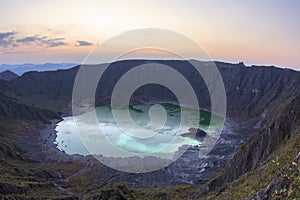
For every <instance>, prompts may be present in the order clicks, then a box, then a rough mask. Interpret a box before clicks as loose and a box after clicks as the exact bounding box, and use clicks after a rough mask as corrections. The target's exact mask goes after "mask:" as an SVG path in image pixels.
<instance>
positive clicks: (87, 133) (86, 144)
mask: <svg viewBox="0 0 300 200" xmlns="http://www.w3.org/2000/svg"><path fill="white" fill-rule="evenodd" d="M162 106H163V107H164V109H165V114H166V120H165V123H164V125H163V127H158V126H156V124H153V123H151V116H150V115H149V109H150V106H149V105H137V106H130V107H129V112H130V116H131V118H132V121H133V123H135V125H136V126H135V127H133V126H132V125H128V127H126V130H125V131H124V130H123V129H122V128H119V127H118V125H117V123H116V121H115V120H114V118H113V115H112V111H111V107H110V106H101V107H97V108H96V110H95V111H96V117H97V122H98V123H97V124H94V123H92V122H91V121H92V120H90V119H89V118H88V117H85V116H90V114H91V113H85V114H82V115H81V116H80V119H78V118H76V119H74V118H73V117H66V118H64V120H63V121H62V122H60V123H58V125H57V127H56V131H57V138H56V141H55V143H56V144H57V147H58V148H59V149H60V150H62V151H65V152H66V153H67V154H81V155H90V154H97V155H99V154H102V155H104V156H106V157H129V156H132V155H133V154H134V153H137V154H138V155H139V156H140V155H147V154H149V153H155V152H158V153H164V154H172V153H174V152H176V151H177V150H178V148H180V147H182V146H183V145H191V146H196V145H201V143H200V142H199V141H198V140H196V139H194V138H189V137H182V136H180V134H182V133H187V132H188V129H189V128H191V127H197V126H199V127H200V128H201V129H203V130H207V129H208V128H209V130H210V131H213V130H214V129H217V128H218V127H219V121H215V122H212V123H210V117H211V116H210V115H211V114H210V113H209V112H205V111H200V115H199V111H197V110H192V109H187V108H180V107H178V106H175V105H171V104H162ZM121 109H125V108H121ZM150 110H151V109H150ZM161 114H162V113H161V112H157V113H156V115H152V120H153V119H160V115H161ZM82 119H83V120H82ZM195 119H198V120H195ZM154 121H155V120H154ZM182 121H184V123H183V122H182ZM180 122H182V124H183V126H180ZM158 123H159V120H158ZM208 125H210V127H208ZM78 130H80V134H79V133H78ZM142 130H147V131H149V132H153V133H155V134H154V135H153V136H152V137H147V138H137V137H134V136H132V135H130V133H131V132H135V133H137V134H138V133H139V131H142ZM129 132H130V133H129ZM107 141H109V142H107ZM111 145H113V146H114V147H117V148H118V149H121V150H123V151H124V152H128V153H124V154H123V153H120V152H119V151H117V150H116V149H115V148H112V146H111ZM132 153H133V154H132ZM158 155H160V154H158Z"/></svg>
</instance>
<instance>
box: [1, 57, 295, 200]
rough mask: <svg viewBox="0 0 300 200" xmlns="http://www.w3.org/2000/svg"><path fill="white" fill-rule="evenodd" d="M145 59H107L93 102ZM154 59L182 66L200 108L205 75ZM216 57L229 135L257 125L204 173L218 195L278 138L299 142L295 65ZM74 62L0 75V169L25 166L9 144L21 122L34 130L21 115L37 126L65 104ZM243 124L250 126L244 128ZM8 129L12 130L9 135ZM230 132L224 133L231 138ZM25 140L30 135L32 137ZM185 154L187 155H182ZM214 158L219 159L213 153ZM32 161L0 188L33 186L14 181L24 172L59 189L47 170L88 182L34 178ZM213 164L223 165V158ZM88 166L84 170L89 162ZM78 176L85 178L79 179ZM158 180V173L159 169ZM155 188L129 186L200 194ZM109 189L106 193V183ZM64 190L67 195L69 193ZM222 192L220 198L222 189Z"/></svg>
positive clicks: (258, 162) (158, 93) (158, 91)
mask: <svg viewBox="0 0 300 200" xmlns="http://www.w3.org/2000/svg"><path fill="white" fill-rule="evenodd" d="M147 62H148V61H143V60H131V61H120V62H116V63H113V64H112V65H111V68H110V69H109V70H108V71H107V72H105V75H104V77H103V79H102V80H101V84H102V85H101V86H98V91H97V93H96V97H95V98H96V102H97V104H103V103H104V104H105V103H109V102H110V96H111V92H112V90H113V88H114V85H115V84H116V82H117V81H118V79H119V78H120V77H121V76H122V75H123V74H124V73H125V72H127V71H128V70H130V69H132V68H133V67H134V66H137V65H140V64H143V63H147ZM155 62H157V63H161V64H165V65H169V66H171V67H173V68H174V69H176V70H178V71H179V72H181V73H182V74H183V75H184V76H185V77H186V79H187V80H189V81H190V83H191V85H192V87H193V88H194V90H195V91H196V93H197V94H198V98H200V99H201V105H200V106H201V107H202V108H208V109H209V107H210V99H209V96H208V91H207V89H206V86H205V83H204V82H203V79H201V77H199V76H197V74H196V73H195V72H196V71H195V70H194V69H193V68H192V66H190V65H189V63H187V62H186V61H155ZM198 64H199V65H201V67H205V66H206V65H205V63H202V62H198ZM216 64H217V66H218V69H219V71H220V73H221V76H222V77H223V80H224V85H225V89H226V94H227V108H228V110H227V116H229V117H230V118H231V119H233V120H235V122H236V126H237V127H238V128H239V129H238V130H239V131H238V132H237V133H236V135H232V138H233V139H240V138H242V139H243V140H241V141H242V142H244V141H245V139H248V138H249V137H250V136H251V135H252V134H253V133H252V132H253V131H255V130H257V129H260V130H259V132H258V133H257V134H256V135H255V136H254V137H253V138H252V139H250V140H249V141H248V142H247V143H246V144H245V145H243V146H242V147H241V148H240V150H239V151H238V152H237V153H236V154H235V156H234V157H233V159H232V160H231V161H230V162H229V163H228V165H227V166H226V167H225V168H224V170H223V171H222V172H220V174H219V176H218V177H216V178H214V179H213V180H212V181H210V182H209V183H208V185H207V188H205V189H207V191H208V192H214V193H217V196H218V195H219V196H218V197H220V195H222V194H223V193H224V191H226V190H228V188H229V187H236V185H231V183H232V182H234V181H239V178H240V177H242V176H246V175H247V174H251V173H252V174H257V175H260V174H259V173H260V172H259V171H260V168H263V169H264V168H265V162H266V161H268V160H269V159H271V158H270V156H273V153H274V152H276V151H277V150H278V149H280V148H281V147H282V146H284V145H285V144H287V143H291V142H290V141H294V142H296V143H295V144H297V142H298V139H299V137H298V139H297V138H296V137H295V136H296V135H299V119H300V116H299V110H300V108H299V105H300V103H299V102H300V87H299V85H300V73H299V72H296V71H293V70H288V69H279V68H275V67H262V66H261V67H259V66H252V67H246V66H244V65H243V64H229V63H221V62H217V63H216ZM99 67H101V66H99ZM78 69H79V68H78V67H75V68H72V69H69V70H58V71H52V72H29V73H25V74H24V75H23V76H21V77H18V78H15V79H14V80H12V81H9V82H7V81H0V91H1V92H0V137H1V142H0V154H1V156H0V162H1V166H5V168H4V169H0V172H1V173H2V171H4V172H5V173H6V168H7V169H8V168H12V167H15V168H16V170H20V169H21V170H22V169H23V167H18V166H17V165H19V166H23V165H24V166H27V165H28V163H25V164H24V163H18V162H16V160H22V159H25V157H24V156H23V155H21V153H20V152H22V149H20V147H19V146H17V145H16V144H15V143H16V142H15V140H17V138H20V134H22V133H23V131H24V130H23V129H20V127H23V126H25V127H27V126H28V127H29V128H28V130H29V131H30V130H33V129H31V128H32V127H31V126H30V125H28V123H27V124H26V123H25V124H22V123H23V122H24V121H27V122H30V123H31V122H33V124H34V125H36V122H38V124H39V126H41V127H42V126H43V125H44V123H47V122H48V121H49V120H50V119H54V118H59V116H58V115H57V113H56V112H58V111H60V112H68V111H70V105H71V100H72V98H71V97H72V89H73V84H74V80H75V77H76V73H77V71H78ZM87 78H88V77H87ZM135 95H136V96H135V97H134V98H135V100H136V101H137V102H138V101H141V100H143V99H144V98H145V97H147V98H148V97H150V98H153V99H161V100H165V99H168V100H174V95H173V94H172V93H170V91H168V90H166V89H165V88H163V87H160V86H153V85H152V86H147V87H145V88H143V90H141V91H139V92H137V93H136V94H135ZM145 95H148V96H145ZM41 122H42V123H41ZM16 123H20V124H16ZM12 124H16V126H14V127H13V126H12ZM41 124H42V125H41ZM10 126H11V127H10ZM245 126H247V127H245ZM12 130H14V131H12ZM28 130H27V131H28ZM248 130H249V133H247V131H248ZM35 131H36V130H35ZM24 134H25V133H24ZM26 134H27V132H26ZM222 134H224V136H228V135H229V133H226V132H225V133H222ZM247 134H248V135H247ZM8 135H9V136H10V137H8ZM245 135H247V136H245ZM3 138H5V139H3ZM23 138H24V137H23ZM32 138H34V137H32ZM232 138H231V137H229V139H232ZM227 139H228V138H227ZM30 142H31V143H32V142H34V139H33V140H32V141H30ZM43 142H44V141H43ZM43 142H42V143H41V145H40V143H39V144H38V145H40V146H42V145H45V144H44V143H43ZM298 143H300V142H298ZM224 145H226V144H224ZM223 147H224V146H223ZM214 150H217V151H222V150H224V149H222V148H219V149H218V148H216V149H214ZM223 154H225V153H223ZM230 155H232V154H230ZM7 158H10V159H15V160H14V161H13V162H12V163H17V164H11V163H10V162H8V161H7ZM230 158H231V156H230ZM230 158H228V159H230ZM183 159H187V160H189V158H188V157H187V158H183ZM216 159H218V160H221V159H219V158H216ZM222 163H225V162H222ZM193 164H195V163H191V166H192V165H193ZM74 165H76V169H75V168H74V169H73V171H74V174H76V171H80V170H81V169H80V167H82V166H84V165H82V164H77V163H74ZM77 165H78V166H77ZM62 166H63V167H61V169H63V168H66V166H68V167H70V166H71V168H72V167H74V166H73V165H72V164H70V163H62ZM180 166H181V165H180ZM222 166H223V165H222ZM35 167H36V166H34V169H30V170H29V171H28V170H27V171H26V169H25V172H26V173H23V174H22V176H20V177H19V178H17V179H16V180H17V181H16V182H11V181H9V180H6V179H5V180H3V182H5V184H2V185H0V193H1V190H7V191H10V193H11V194H13V193H14V192H17V193H22V194H23V193H24V194H25V193H26V192H30V191H31V192H32V191H33V190H32V188H31V187H32V185H30V184H31V182H30V183H29V181H28V183H27V182H26V187H25V189H24V188H23V189H22V187H20V186H19V185H18V181H19V182H21V183H23V181H24V180H23V179H26V180H27V178H30V180H34V182H35V183H36V184H37V185H35V186H33V188H35V189H36V188H38V187H41V190H43V191H44V192H45V191H46V190H51V189H53V188H54V189H53V191H56V192H57V191H58V190H59V189H61V188H60V187H58V186H55V185H54V186H53V185H49V184H48V179H49V178H50V179H52V178H53V179H54V180H55V182H54V183H56V181H61V182H62V184H66V187H69V189H70V191H74V190H75V191H77V189H78V188H80V186H81V185H78V182H77V183H75V182H76V181H78V180H84V181H85V183H86V185H90V181H88V180H87V179H86V177H84V176H88V175H87V174H84V173H83V174H80V175H79V177H76V176H74V179H76V181H74V182H73V183H74V184H75V185H76V187H77V186H78V188H75V189H74V186H73V185H68V184H67V183H66V182H65V181H62V180H61V178H59V177H56V178H55V177H52V178H51V176H47V177H44V178H39V176H36V175H35V173H36V171H37V170H36V169H35ZM52 167H53V168H55V167H54V166H51V167H50V168H52ZM77 167H78V168H77ZM218 167H221V165H220V166H218ZM86 169H88V170H90V168H89V167H88V166H87V167H86ZM176 169H178V170H179V171H178V172H177V171H175V173H177V174H180V170H182V169H184V170H186V167H185V166H184V165H182V167H181V168H178V167H176ZM1 170H2V171H1ZM97 170H98V168H97ZM97 170H95V171H97ZM257 170H258V171H257ZM66 171H67V172H66V174H69V170H66ZM95 171H89V172H92V173H91V174H92V175H96V173H95ZM31 172H33V173H31ZM97 172H98V171H97ZM184 172H185V173H187V174H188V173H190V172H189V171H188V170H186V171H184ZM93 173H95V174H93ZM193 173H195V171H193ZM7 174H8V175H7V177H10V178H11V177H17V176H18V174H17V172H14V171H13V170H10V171H9V172H7ZM32 174H34V175H32ZM37 174H38V173H37ZM153 174H155V173H153ZM153 174H152V176H153V177H154V178H153V179H155V178H156V177H162V176H155V175H153ZM158 174H159V173H158ZM170 174H171V175H172V176H170V177H172V178H174V177H173V172H172V173H170ZM159 175H160V174H159ZM70 176H71V174H70ZM90 176H91V175H90ZM90 176H89V177H90ZM146 176H147V175H145V177H143V179H144V180H145V181H148V182H151V181H149V180H153V179H146ZM274 176H275V175H274V174H273V175H272V178H273V177H274ZM82 177H83V179H81V178H82ZM122 177H123V178H124V180H127V181H128V180H130V179H128V178H127V177H126V176H125V175H124V176H122ZM128 177H129V178H130V177H133V178H132V180H133V181H136V180H137V179H135V177H134V176H133V175H130V176H128ZM194 177H196V178H197V177H198V176H196V175H195V176H194ZM126 178H127V179H126ZM13 180H15V179H13ZM94 180H95V179H93V181H94ZM161 180H163V177H162V179H161ZM1 181H2V180H1ZM1 181H0V182H1ZM101 181H103V180H101ZM200 181H201V180H199V182H200ZM6 183H9V184H6ZM39 184H40V185H39ZM47 184H48V185H47ZM235 184H238V183H235ZM263 187H264V185H263V186H260V188H259V189H263ZM20 188H21V189H20ZM170 188H171V189H170ZM73 189H74V190H73ZM80 189H82V188H80ZM92 190H95V191H96V192H95V191H93V192H94V193H95V194H97V187H95V188H91V191H92ZM156 190H158V189H148V190H147V191H146V190H145V191H138V190H137V191H135V192H137V194H138V195H140V197H144V195H145V193H146V194H149V199H153V198H168V194H166V193H165V191H168V190H169V191H171V192H172V195H174V196H172V197H174V198H177V197H178V196H177V195H179V196H180V195H183V196H184V197H186V198H187V197H190V196H191V193H193V194H194V193H196V194H197V195H198V191H195V190H196V189H195V188H192V189H191V188H189V189H185V188H184V189H183V190H178V191H180V192H177V191H174V190H177V189H176V187H174V189H173V188H172V187H169V188H166V190H163V191H159V192H157V191H156ZM51 191H52V190H51ZM80 191H82V190H80ZM108 191H109V192H108V193H109V195H110V193H111V189H109V190H108ZM130 192H134V191H130ZM202 192H203V191H202ZM202 192H201V193H200V194H201V195H202V194H203V193H202ZM255 192H256V191H255ZM271 192H272V191H271ZM33 193H34V191H33ZM59 193H60V192H59ZM61 193H64V195H67V194H66V192H65V190H64V191H61ZM104 193H105V192H104ZM156 193H157V194H156ZM45 194H46V193H45ZM48 194H49V191H48V192H47V195H48ZM53 194H54V193H53ZM105 194H106V193H105ZM197 195H196V197H195V198H196V199H197V198H199V197H201V195H200V196H197ZM67 196H70V197H73V196H72V195H67ZM96 196H97V195H96ZM250 196H251V195H250ZM22 197H23V196H22ZM220 198H221V199H222V196H221V197H220ZM172 199H173V198H172ZM231 199H232V198H231Z"/></svg>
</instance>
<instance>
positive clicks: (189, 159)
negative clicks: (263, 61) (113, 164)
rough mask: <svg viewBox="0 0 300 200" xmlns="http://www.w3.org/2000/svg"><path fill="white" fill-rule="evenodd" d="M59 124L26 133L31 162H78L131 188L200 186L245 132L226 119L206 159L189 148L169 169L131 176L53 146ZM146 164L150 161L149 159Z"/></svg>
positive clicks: (90, 157) (225, 159)
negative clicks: (241, 132) (241, 131)
mask: <svg viewBox="0 0 300 200" xmlns="http://www.w3.org/2000/svg"><path fill="white" fill-rule="evenodd" d="M58 122H59V120H53V121H51V124H47V125H45V127H44V128H42V129H40V130H38V131H35V132H34V133H32V134H28V135H27V136H26V137H27V138H22V140H24V141H27V142H26V144H25V146H24V149H25V150H26V151H27V155H28V156H29V157H30V158H31V159H33V160H36V161H37V162H41V163H60V162H63V163H68V162H72V161H74V162H79V163H81V164H82V165H84V166H85V168H84V172H82V173H85V172H89V173H91V172H92V173H93V174H95V175H96V176H97V177H98V178H100V179H103V180H111V177H114V178H113V179H114V181H115V182H126V183H127V184H128V185H129V186H131V187H155V186H160V187H162V186H167V185H170V184H171V185H172V184H173V185H176V184H190V185H198V184H203V183H205V182H207V181H208V180H209V179H210V178H212V177H213V176H214V175H215V174H216V172H217V171H218V170H219V169H221V168H222V167H223V166H224V165H225V164H226V163H227V162H228V161H229V160H230V159H231V158H232V156H233V154H234V153H235V151H236V150H237V149H238V148H239V146H240V145H241V144H242V143H243V142H244V141H246V138H245V136H246V135H247V134H246V133H245V131H244V132H243V134H238V133H239V132H240V128H241V127H239V125H238V124H236V123H235V122H234V121H232V120H226V122H225V126H224V128H223V131H222V134H221V137H220V138H219V140H218V142H217V144H216V146H215V147H214V149H213V150H212V151H211V152H210V153H209V154H208V155H207V156H205V157H203V158H201V159H199V151H200V147H198V146H195V147H189V148H188V149H187V150H186V151H185V152H184V154H183V155H182V156H181V157H180V158H179V159H178V160H176V161H175V162H173V163H171V164H170V165H169V166H168V167H165V168H162V169H160V170H157V171H153V172H149V173H141V174H132V173H125V172H119V171H117V170H114V169H111V168H109V167H107V166H106V165H104V164H102V163H101V162H99V161H98V160H96V159H95V158H94V157H93V156H91V155H90V156H83V155H68V154H66V153H65V152H63V151H60V150H59V149H58V148H57V146H56V144H55V143H54V142H55V140H56V130H55V128H56V126H57V125H56V124H57V123H58ZM237 128H238V129H239V130H238V129H237ZM248 132H249V133H248V135H252V134H251V133H250V132H252V131H250V130H248ZM23 137H24V136H23ZM110 159H112V160H114V159H117V161H118V162H120V159H121V160H122V161H121V163H128V162H131V160H130V159H134V158H127V159H126V158H110ZM149 159H150V158H149ZM152 159H153V158H152ZM149 161H150V162H153V161H152V160H149ZM66 167H67V166H66ZM99 171H101V173H99ZM74 176H76V174H75V175H74Z"/></svg>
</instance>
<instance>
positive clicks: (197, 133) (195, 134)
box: [181, 128, 207, 142]
mask: <svg viewBox="0 0 300 200" xmlns="http://www.w3.org/2000/svg"><path fill="white" fill-rule="evenodd" d="M206 135H207V133H206V132H205V131H203V130H201V129H199V128H190V129H189V132H188V133H183V134H181V136H182V137H190V138H195V139H197V140H199V141H200V142H202V141H203V140H204V138H205V136H206Z"/></svg>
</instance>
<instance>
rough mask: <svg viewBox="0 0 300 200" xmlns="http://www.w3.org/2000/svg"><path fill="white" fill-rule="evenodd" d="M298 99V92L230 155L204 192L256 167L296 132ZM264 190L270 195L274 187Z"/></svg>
mask: <svg viewBox="0 0 300 200" xmlns="http://www.w3.org/2000/svg"><path fill="white" fill-rule="evenodd" d="M299 102H300V95H299V96H296V97H295V98H294V99H293V100H291V101H290V103H289V104H287V106H286V107H285V108H284V109H282V110H281V112H280V114H279V115H277V116H273V117H274V119H273V120H272V121H270V122H269V123H268V124H267V125H266V127H265V128H264V129H263V130H260V131H259V132H258V133H257V134H256V135H255V136H254V137H252V138H251V140H249V141H248V142H247V143H246V144H245V145H244V147H243V148H241V149H240V151H238V152H237V153H236V154H235V155H234V157H233V159H232V160H230V162H229V163H228V164H227V165H226V167H225V168H224V169H223V171H222V174H220V176H218V177H217V178H215V179H213V180H212V181H211V182H210V183H209V184H208V187H207V191H217V192H222V191H223V190H224V188H225V187H226V184H227V183H229V182H231V181H233V180H235V179H236V178H238V177H239V176H241V175H243V174H245V173H247V172H250V171H252V170H254V169H256V167H258V166H259V164H260V163H262V162H263V161H265V160H266V159H267V158H268V156H269V155H271V153H273V152H274V151H275V150H276V149H277V148H278V147H279V146H280V145H282V144H284V143H285V142H286V141H287V140H288V139H290V138H292V137H293V135H294V134H299V133H300V130H299V124H300V103H299ZM275 179H276V178H275ZM275 181H276V180H275ZM271 185H272V184H271ZM274 188H275V187H274ZM274 188H273V189H274ZM268 192H269V194H271V192H274V190H272V191H269V190H268Z"/></svg>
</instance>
